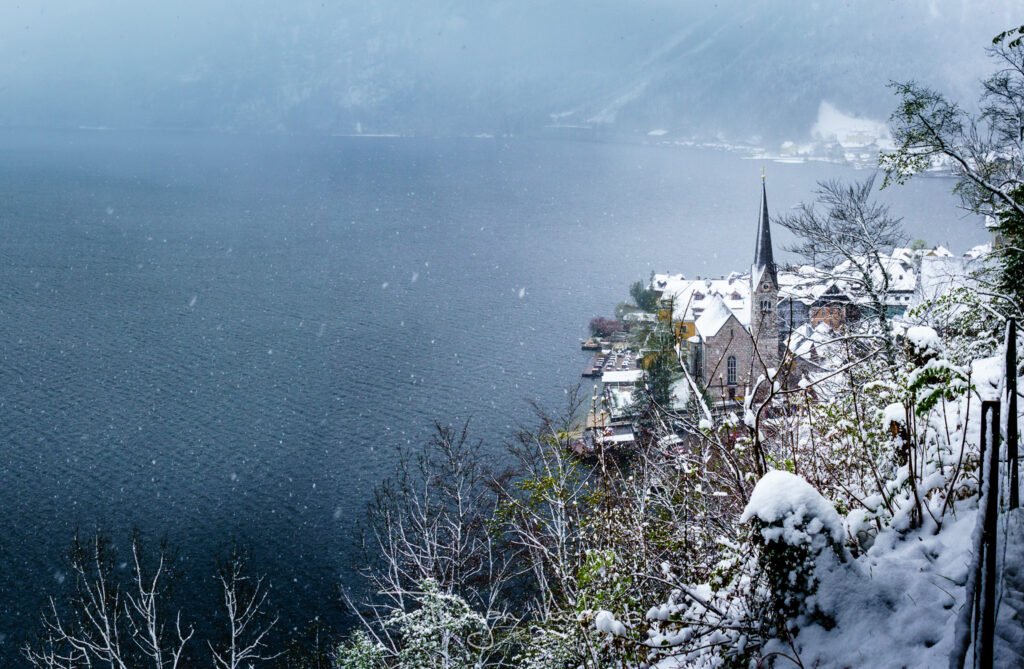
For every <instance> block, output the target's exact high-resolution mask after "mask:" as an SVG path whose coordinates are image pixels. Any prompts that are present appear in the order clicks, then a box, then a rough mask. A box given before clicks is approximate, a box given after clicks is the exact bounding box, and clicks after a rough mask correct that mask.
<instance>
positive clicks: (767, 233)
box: [652, 178, 780, 407]
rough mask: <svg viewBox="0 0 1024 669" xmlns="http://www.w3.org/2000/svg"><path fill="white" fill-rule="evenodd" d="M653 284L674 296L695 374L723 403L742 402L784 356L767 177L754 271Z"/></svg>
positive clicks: (683, 346)
mask: <svg viewBox="0 0 1024 669" xmlns="http://www.w3.org/2000/svg"><path fill="white" fill-rule="evenodd" d="M652 287H653V288H654V289H655V290H659V291H661V293H662V296H663V298H671V300H672V304H673V320H674V321H675V322H676V323H677V324H678V327H677V331H679V332H682V333H685V334H686V335H687V336H685V337H682V338H680V342H679V346H680V359H681V361H683V362H684V364H685V365H686V367H687V370H686V371H687V372H688V374H689V375H690V377H691V378H692V379H693V380H694V381H695V382H696V383H697V385H698V386H700V387H701V388H706V392H707V394H708V395H709V398H710V399H711V400H712V402H713V403H714V404H715V405H717V406H720V407H723V406H728V405H732V404H735V403H739V402H742V401H743V399H744V397H745V395H746V394H747V393H748V392H749V390H750V388H751V386H752V384H754V383H756V382H757V380H758V378H760V377H762V376H764V375H765V374H766V371H767V370H775V369H776V368H777V367H778V365H779V360H780V355H779V351H780V343H779V342H780V340H779V336H780V328H779V320H778V305H779V277H778V270H777V267H776V265H775V259H774V255H773V249H772V237H771V225H770V220H769V216H768V194H767V189H766V187H765V184H764V179H763V178H762V183H761V207H760V212H759V216H758V222H757V233H756V239H755V244H754V258H753V263H752V264H751V268H750V274H749V275H747V276H743V275H739V274H735V273H734V274H731V275H729V276H728V277H721V278H719V279H701V278H699V277H698V278H697V279H692V280H687V279H685V278H684V277H683V276H682V275H660V276H655V277H654V282H653V284H652Z"/></svg>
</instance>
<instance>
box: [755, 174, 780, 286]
mask: <svg viewBox="0 0 1024 669" xmlns="http://www.w3.org/2000/svg"><path fill="white" fill-rule="evenodd" d="M753 269H754V273H755V274H756V275H758V276H761V275H762V274H763V273H764V272H765V271H767V272H768V276H770V277H771V278H772V280H773V282H775V283H776V284H777V283H778V279H777V277H776V275H775V258H774V257H773V256H772V232H771V227H770V226H769V224H768V191H767V189H766V188H765V179H764V170H763V169H762V170H761V216H760V218H759V219H758V221H757V244H756V246H755V247H754V268H753Z"/></svg>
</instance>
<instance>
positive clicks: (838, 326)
mask: <svg viewBox="0 0 1024 669" xmlns="http://www.w3.org/2000/svg"><path fill="white" fill-rule="evenodd" d="M754 231H755V237H754V256H753V262H752V263H751V266H750V268H749V270H748V271H746V272H743V273H740V272H733V273H731V274H729V275H728V276H719V277H717V278H711V277H701V276H696V277H694V278H687V277H686V276H685V275H684V274H654V275H653V276H652V278H651V281H650V284H649V285H648V286H647V290H649V291H651V292H652V293H653V294H654V295H655V296H656V298H657V300H656V308H655V309H653V310H651V311H643V310H636V311H630V312H629V313H625V314H623V315H622V319H621V329H618V330H616V331H614V332H611V333H607V332H606V333H604V336H600V334H598V335H595V336H594V337H592V338H591V339H589V340H587V341H585V342H583V348H584V349H587V350H593V351H595V353H594V356H593V358H592V359H591V361H590V363H589V364H588V365H587V367H586V368H585V369H584V370H583V376H584V377H585V378H590V379H593V380H594V381H595V385H594V393H593V397H592V398H591V402H590V406H589V407H588V408H589V411H588V414H587V419H586V426H585V429H584V431H583V433H582V439H581V440H580V441H579V442H578V443H577V447H576V448H577V451H578V452H579V453H581V454H586V453H588V452H594V451H596V450H597V449H599V448H605V447H625V446H629V445H631V444H633V443H634V442H635V441H636V440H637V438H638V435H637V430H636V418H637V411H638V408H637V407H638V403H637V392H636V391H637V390H638V388H642V387H643V385H644V384H645V383H648V382H649V374H648V373H647V372H646V371H645V368H647V367H649V364H648V363H647V362H645V361H649V360H650V359H651V358H650V356H651V355H652V354H653V353H654V352H655V351H654V349H653V347H652V341H661V342H664V341H666V340H667V341H668V342H669V345H670V346H671V347H672V353H673V357H674V359H675V361H676V365H675V367H676V369H675V374H674V376H675V377H676V378H675V379H674V380H673V382H672V383H671V387H670V392H669V403H670V406H668V407H664V408H666V409H668V410H669V411H674V412H679V413H684V412H691V413H692V412H694V411H696V412H697V413H698V414H703V415H705V416H706V418H707V420H708V421H709V422H710V421H712V420H714V419H717V418H721V417H722V416H726V415H729V414H735V417H734V420H736V421H737V422H740V421H741V417H742V416H743V412H744V407H745V400H746V399H747V396H748V395H749V394H751V393H752V392H754V393H756V392H757V385H758V384H759V383H764V381H765V379H770V378H775V379H778V378H783V376H784V379H785V383H787V384H789V385H791V386H794V387H799V385H800V384H801V383H806V382H807V380H812V379H814V378H815V376H816V375H817V376H820V375H822V374H826V373H828V371H829V369H830V364H829V363H830V361H831V360H832V359H833V357H834V356H835V355H836V354H838V351H836V350H835V349H834V347H835V346H836V343H835V342H836V341H837V339H838V338H837V333H838V332H839V331H841V330H843V329H844V326H846V325H847V324H853V323H855V322H856V320H857V319H858V318H859V317H860V316H861V315H862V314H863V313H864V312H865V311H866V310H868V309H870V308H873V307H872V306H870V305H869V301H868V296H867V295H866V294H865V293H864V291H863V280H862V278H861V277H859V276H858V275H857V274H856V272H854V269H853V268H852V267H851V266H850V265H851V263H849V262H848V261H847V262H844V263H842V264H840V265H838V266H836V267H833V268H828V269H826V268H821V267H815V266H813V265H799V266H796V265H786V266H781V267H780V266H778V265H777V264H776V262H775V258H774V249H773V246H772V238H771V221H770V217H769V213H768V195H767V189H766V187H765V185H764V183H762V189H761V207H760V214H759V218H758V221H757V225H756V228H754ZM995 243H998V240H995ZM991 249H992V244H983V245H981V246H977V247H974V248H972V249H970V250H969V251H967V252H966V253H964V254H963V255H956V254H954V253H953V252H951V251H950V250H948V249H946V248H944V247H942V246H938V247H934V248H919V247H917V246H915V247H913V248H909V247H898V248H894V249H892V251H891V253H890V254H889V255H886V256H884V257H882V258H880V262H879V263H878V267H879V268H884V273H885V274H886V275H887V276H886V277H885V278H886V279H887V281H886V283H887V284H888V286H887V290H886V291H885V292H884V296H883V298H882V299H883V300H884V308H885V311H886V314H887V316H889V317H890V318H891V319H892V322H893V324H894V326H895V327H896V328H904V327H905V324H904V322H903V319H902V317H903V316H904V315H905V314H907V312H908V311H910V310H921V309H924V308H926V307H925V306H924V305H929V304H931V303H932V301H933V300H934V299H935V298H937V297H939V296H941V295H944V294H946V293H948V292H950V291H951V290H952V289H954V288H957V287H970V286H972V285H974V279H973V277H974V275H975V274H976V272H977V271H978V270H980V269H981V268H982V266H983V264H984V263H985V261H986V258H987V257H988V255H989V253H990V251H991ZM876 271H877V272H878V274H881V273H882V270H881V269H879V270H876ZM882 278H883V277H882V276H878V277H877V279H878V282H877V285H883V284H882V281H881V279H882ZM595 320H602V319H595ZM592 325H593V323H592ZM637 333H641V334H642V335H643V339H642V340H641V337H640V336H638V334H637ZM659 333H660V337H659V336H658V335H659ZM780 363H781V364H785V365H787V373H786V374H785V375H781V374H778V373H777V372H778V367H779V365H780ZM685 437H686V435H685V434H677V438H678V439H680V440H683V439H685Z"/></svg>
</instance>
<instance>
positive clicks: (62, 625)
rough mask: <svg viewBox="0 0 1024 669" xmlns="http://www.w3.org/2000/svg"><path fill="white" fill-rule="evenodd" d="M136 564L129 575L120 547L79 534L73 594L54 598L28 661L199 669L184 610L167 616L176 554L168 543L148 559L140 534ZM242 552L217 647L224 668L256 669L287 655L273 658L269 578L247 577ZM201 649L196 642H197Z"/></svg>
mask: <svg viewBox="0 0 1024 669" xmlns="http://www.w3.org/2000/svg"><path fill="white" fill-rule="evenodd" d="M130 547H131V548H130V550H131V558H130V560H127V561H126V562H125V563H124V565H125V566H128V567H129V568H128V569H127V570H126V571H122V568H121V567H120V565H121V564H122V563H121V562H120V560H119V558H118V554H117V550H116V547H115V545H114V542H113V541H112V540H111V539H110V537H108V536H106V535H104V534H102V533H101V532H99V531H97V532H96V533H95V534H94V535H93V536H92V537H91V538H89V539H87V540H86V539H82V538H81V537H80V536H79V535H77V534H76V535H75V538H74V539H73V541H72V545H71V550H70V552H69V555H68V565H69V569H70V571H71V573H72V574H73V577H74V581H73V583H72V584H71V593H70V596H69V597H68V598H67V600H65V601H60V600H58V599H57V598H55V597H51V598H50V602H49V606H48V609H47V611H46V612H45V613H44V614H43V617H42V624H43V635H42V638H41V640H40V642H39V644H38V645H37V646H36V647H32V646H27V647H26V648H24V656H25V657H26V659H28V661H29V664H30V665H31V666H33V667H36V668H37V669H92V668H93V667H97V666H101V667H109V668H110V669H142V668H144V667H152V669H177V668H178V667H184V666H186V665H188V666H194V663H195V661H196V660H195V655H196V651H192V652H191V653H186V650H187V649H189V648H190V642H191V641H192V639H193V637H194V629H193V627H192V625H191V624H188V623H185V622H183V620H182V614H181V611H176V612H175V613H173V614H170V615H167V614H166V611H167V609H168V606H169V589H170V586H171V584H172V582H173V580H174V579H173V576H174V573H173V572H174V570H173V564H174V559H173V556H172V554H171V552H170V550H169V549H168V547H167V545H166V544H163V543H162V544H161V545H160V548H159V550H158V551H157V552H156V554H155V556H153V555H152V554H150V556H147V553H146V550H145V547H144V545H143V541H142V537H141V535H140V534H139V533H138V532H134V533H133V534H132V537H131V542H130ZM243 566H244V562H243V560H242V558H241V557H240V556H239V553H238V552H237V551H236V552H235V553H234V554H233V555H232V557H231V559H230V560H229V561H228V562H227V563H226V564H225V565H224V566H223V567H222V568H221V570H220V576H219V581H220V584H221V587H222V588H223V596H224V605H225V609H226V614H227V620H228V625H227V627H228V633H227V635H226V636H225V639H226V640H225V641H224V642H223V643H210V650H211V652H212V653H213V666H214V667H216V668H217V669H250V668H251V667H253V666H255V665H256V663H258V662H260V661H264V660H271V659H274V658H276V657H278V656H280V655H281V653H276V654H274V653H270V652H268V650H267V646H266V643H265V639H266V637H267V634H268V633H269V632H270V630H271V629H272V628H273V626H274V624H275V623H276V621H277V619H276V618H274V619H273V620H271V621H270V622H269V623H266V622H264V621H265V619H264V611H265V608H266V602H267V590H266V588H265V587H264V585H263V579H262V578H259V577H256V578H254V577H251V576H247V575H245V574H244V573H243ZM192 645H194V644H192Z"/></svg>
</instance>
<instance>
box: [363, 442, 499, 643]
mask: <svg viewBox="0 0 1024 669" xmlns="http://www.w3.org/2000/svg"><path fill="white" fill-rule="evenodd" d="M481 449H482V443H481V442H479V441H474V440H471V439H470V438H469V426H468V424H465V425H463V426H462V427H461V428H460V429H456V428H453V427H450V426H445V425H441V424H437V425H435V430H434V436H433V438H432V439H431V440H430V442H429V443H428V444H427V446H426V448H424V449H423V450H422V451H421V452H419V453H415V454H411V453H403V454H402V455H401V457H400V458H399V462H398V472H397V475H396V476H395V477H394V478H393V479H390V480H388V481H385V482H384V483H382V484H381V485H380V486H378V488H377V489H376V491H375V496H374V500H373V501H372V502H371V504H370V506H369V510H368V511H369V514H368V515H369V519H368V526H367V528H366V531H365V533H364V534H365V537H364V551H365V554H366V558H367V563H368V565H369V566H368V567H367V568H366V569H365V570H364V575H365V576H366V577H367V580H368V582H369V584H370V586H371V588H372V590H373V592H374V595H375V597H374V598H373V599H371V600H370V601H367V602H363V603H362V605H360V604H357V603H356V602H354V601H353V600H352V598H351V597H350V596H349V595H348V593H344V596H345V599H346V602H347V603H348V604H349V606H350V608H351V609H352V610H353V611H354V612H355V613H356V614H358V615H359V616H360V617H361V619H362V621H363V623H364V627H365V628H366V631H367V633H369V634H370V635H371V636H372V637H373V638H374V639H375V640H376V641H377V642H378V643H380V644H381V645H382V646H383V647H384V648H385V649H387V652H388V653H389V654H390V655H391V656H392V657H398V655H399V654H400V651H401V640H400V639H398V638H395V636H394V635H393V634H392V630H391V628H390V627H389V625H388V623H387V621H388V620H390V619H393V618H394V616H395V614H396V613H403V612H408V611H410V610H412V609H414V608H415V607H416V606H417V605H418V604H417V602H418V598H419V596H420V595H421V592H422V589H423V583H425V582H431V583H434V584H436V585H437V587H438V589H439V592H440V593H441V595H444V596H447V595H457V596H458V597H461V598H463V599H464V600H465V601H466V602H467V603H468V604H469V605H470V606H471V607H472V608H473V610H474V611H475V612H476V613H478V614H479V615H480V616H482V618H483V620H484V621H485V622H486V624H487V626H488V636H489V638H488V639H486V640H482V641H481V640H478V643H477V644H476V649H477V651H478V652H479V654H480V656H481V658H487V657H494V656H500V655H501V650H500V648H499V646H500V642H499V638H500V637H501V635H500V634H499V633H498V632H497V630H499V629H501V628H503V627H504V626H506V625H508V624H510V622H511V616H510V613H509V609H510V604H509V602H510V600H511V596H510V595H509V593H508V592H507V588H508V587H509V584H510V582H511V580H512V578H513V576H514V573H513V563H512V560H511V556H510V553H509V551H508V550H507V547H506V546H504V545H502V542H501V541H500V533H497V532H494V531H492V524H493V516H494V513H495V510H496V506H495V503H496V495H495V494H494V492H493V488H492V482H493V481H494V479H495V474H494V472H493V470H492V469H491V468H490V467H488V466H487V465H485V456H484V454H483V453H482V450H481Z"/></svg>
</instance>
